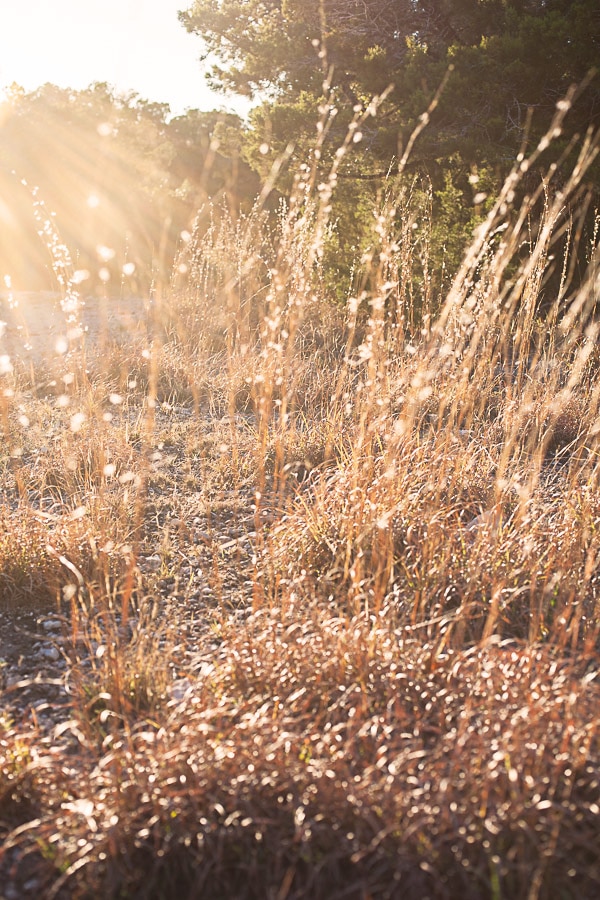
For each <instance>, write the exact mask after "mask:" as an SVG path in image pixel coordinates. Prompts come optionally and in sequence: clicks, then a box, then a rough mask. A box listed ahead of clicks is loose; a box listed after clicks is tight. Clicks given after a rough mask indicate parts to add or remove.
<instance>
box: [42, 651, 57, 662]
mask: <svg viewBox="0 0 600 900" xmlns="http://www.w3.org/2000/svg"><path fill="white" fill-rule="evenodd" d="M40 656H43V657H44V659H48V660H50V661H51V662H56V660H57V659H60V653H59V652H58V650H57V649H56V647H42V649H41V650H40Z"/></svg>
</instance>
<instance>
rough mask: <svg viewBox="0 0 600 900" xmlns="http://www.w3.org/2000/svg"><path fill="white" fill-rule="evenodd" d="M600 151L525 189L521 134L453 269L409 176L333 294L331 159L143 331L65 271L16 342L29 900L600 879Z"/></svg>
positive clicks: (12, 413) (443, 894)
mask: <svg viewBox="0 0 600 900" xmlns="http://www.w3.org/2000/svg"><path fill="white" fill-rule="evenodd" d="M349 140H351V136H350V137H349ZM536 153H537V151H536V152H535V153H534V157H535V155H536ZM594 155H595V149H594V147H593V146H592V145H591V144H590V143H589V142H588V143H584V144H583V146H582V148H581V153H580V157H579V160H578V162H577V163H576V165H575V167H574V168H573V170H572V172H571V173H570V174H569V173H567V174H565V173H564V172H563V173H562V174H561V176H560V179H559V180H558V182H557V185H555V184H554V182H555V181H556V180H557V179H556V177H555V173H550V175H549V176H548V178H547V180H546V182H544V184H542V185H541V186H540V189H539V191H538V193H537V194H534V195H533V196H530V197H525V198H524V199H521V200H519V203H518V204H517V203H516V202H515V199H514V198H515V196H518V195H519V191H520V187H521V178H522V176H523V174H524V173H525V171H526V169H527V163H526V162H521V161H519V162H518V163H517V164H516V167H515V171H514V172H513V174H512V175H511V176H510V178H509V179H508V181H507V183H506V185H505V186H504V188H503V190H502V192H501V195H500V197H499V198H498V200H497V202H496V203H495V205H494V206H493V207H492V208H491V209H490V211H489V214H488V218H487V220H486V221H485V222H484V223H483V225H482V226H481V228H480V229H479V231H478V232H477V234H476V235H475V236H474V238H473V243H472V245H471V247H470V248H468V250H467V252H466V255H465V259H464V263H463V266H462V268H461V270H460V271H459V272H458V273H457V275H456V278H455V281H454V284H453V286H452V288H451V289H450V291H449V292H448V294H447V296H446V297H444V298H441V299H440V298H436V297H435V296H434V292H433V291H432V289H431V285H430V284H429V282H428V280H427V266H426V265H424V264H423V258H422V256H421V257H419V254H422V252H423V247H424V246H426V229H427V222H421V221H419V220H416V219H414V220H413V219H411V213H410V208H409V206H408V205H407V204H406V200H405V198H404V195H403V194H402V192H401V191H400V190H398V191H396V190H395V188H394V184H393V183H392V182H390V185H389V189H388V190H387V191H386V192H385V193H384V194H383V195H382V197H381V202H380V205H379V207H378V208H377V209H376V210H374V217H373V223H374V228H373V239H372V243H371V248H370V250H369V251H368V252H367V253H366V254H365V255H364V257H363V258H361V259H357V260H356V275H355V285H354V289H353V292H352V294H351V296H349V298H348V302H347V304H346V306H345V307H344V308H340V307H339V305H338V306H334V305H332V303H331V302H330V300H329V298H328V296H327V290H326V289H325V288H324V286H323V285H324V282H323V279H322V277H321V268H320V260H321V257H322V252H323V247H324V243H325V241H326V234H327V228H328V217H329V213H330V195H331V191H332V190H333V188H334V186H335V177H334V176H335V169H334V171H333V172H332V177H330V179H329V180H328V181H327V182H326V183H324V184H321V185H317V184H315V182H314V172H313V171H312V170H311V168H310V167H307V168H306V170H302V171H301V172H300V173H299V176H298V181H297V185H296V191H295V194H294V196H293V198H292V201H291V202H290V204H289V205H288V206H287V207H285V208H282V211H281V215H280V218H279V221H278V224H277V226H276V228H274V227H273V225H272V224H271V225H270V227H269V228H267V225H266V217H265V215H264V214H263V213H262V212H261V208H260V205H259V206H257V208H256V210H255V211H254V212H253V213H252V215H250V216H248V217H247V218H246V219H242V220H240V221H238V222H231V221H230V220H229V219H228V218H227V216H226V215H225V214H222V215H221V216H220V218H216V219H215V225H214V227H213V228H212V229H211V230H209V232H208V233H207V234H205V235H194V236H193V237H192V240H191V241H190V243H189V244H188V245H187V247H186V248H185V251H184V253H183V255H182V259H181V261H180V262H179V268H178V272H179V276H181V274H182V273H183V272H184V271H186V272H187V282H186V284H185V285H179V284H178V283H177V279H174V283H173V285H172V286H170V287H169V288H168V289H163V290H160V291H157V295H156V298H155V302H154V304H153V305H152V306H151V307H149V309H148V319H147V322H145V323H142V325H143V326H145V327H142V328H141V330H138V331H137V332H136V333H135V334H128V333H126V332H124V333H123V334H122V335H121V336H120V337H119V338H118V340H117V339H115V338H114V337H110V336H109V335H106V336H105V338H104V339H102V340H99V341H95V342H93V343H92V342H90V340H89V339H88V338H86V335H85V332H82V331H81V330H80V329H79V325H78V323H79V320H80V316H81V308H80V303H79V299H78V297H79V295H78V293H77V291H76V290H75V287H74V282H73V279H72V276H71V275H68V277H65V279H64V284H65V289H64V297H63V308H64V315H65V339H64V342H62V343H60V342H59V346H58V347H57V348H56V350H57V352H54V350H55V348H52V347H51V348H49V352H48V354H47V355H46V358H45V359H44V360H36V363H35V365H33V364H31V363H27V362H26V361H25V362H24V361H23V360H19V359H18V358H17V357H16V356H10V357H9V355H8V354H4V355H3V356H0V371H1V372H2V374H0V388H1V392H0V403H1V409H0V422H1V427H2V432H3V443H2V449H1V456H0V467H1V471H2V481H1V495H0V502H1V505H0V521H1V522H2V532H1V534H0V601H1V603H2V609H3V611H4V614H5V615H7V616H10V615H11V614H14V613H15V612H16V611H21V610H23V609H29V610H32V611H34V612H37V611H39V612H40V615H42V614H43V615H49V614H50V612H49V611H51V612H52V615H53V616H55V617H57V618H58V620H59V621H60V623H61V630H60V632H59V634H57V636H56V638H55V639H54V640H55V646H56V648H57V650H58V652H59V654H60V658H61V659H62V660H64V663H65V664H64V665H63V667H62V668H60V669H59V670H57V672H54V673H53V672H52V671H50V670H47V671H46V676H45V677H46V678H47V680H48V681H49V682H50V681H52V679H54V680H57V679H58V680H61V681H62V683H63V686H64V689H65V692H64V699H63V700H62V701H61V702H60V703H58V702H56V703H55V704H54V705H51V707H50V711H49V713H48V712H47V714H46V717H45V718H44V721H43V722H40V719H39V716H37V715H36V711H35V709H31V708H20V709H19V712H18V714H15V712H14V710H15V709H16V708H19V707H18V702H19V701H18V698H19V691H20V690H21V688H22V685H21V686H20V684H19V683H17V684H11V683H9V684H8V685H7V687H6V688H5V691H4V694H3V706H2V707H0V710H1V709H2V708H3V709H4V714H3V716H2V718H0V837H1V839H2V850H1V851H0V875H1V877H0V882H1V883H2V884H3V885H5V886H6V887H5V888H4V890H5V894H4V896H5V897H7V898H8V897H15V898H18V897H26V896H31V895H33V894H35V895H37V896H38V897H44V898H61V897H90V898H91V897H115V898H116V897H123V898H125V897H136V898H137V897H140V898H141V897H148V898H150V897H156V898H161V897H173V896H180V897H190V898H191V897H203V898H204V897H206V898H223V897H235V898H273V900H292V898H312V900H317V898H327V900H333V898H338V897H339V898H342V897H344V898H356V900H358V898H361V900H367V898H383V897H391V898H400V897H402V898H426V897H429V898H456V897H461V898H488V897H489V898H494V900H500V898H507V900H508V898H511V900H514V898H528V900H537V898H554V897H564V898H570V897H572V898H593V897H597V896H598V892H599V891H600V850H599V847H598V832H599V825H600V741H599V734H598V725H599V723H600V707H599V703H598V701H599V691H600V687H599V684H598V678H597V674H598V671H599V655H598V654H599V648H600V645H599V638H600V615H599V610H598V604H599V602H600V556H599V554H600V483H599V476H600V466H599V456H598V452H599V447H600V443H599V441H600V439H599V437H598V435H599V434H600V409H599V402H600V385H599V382H598V378H597V372H598V362H599V360H598V351H597V334H598V323H597V320H596V317H595V314H596V304H597V299H598V285H599V283H600V282H599V278H600V274H599V273H600V270H599V269H598V255H597V247H595V246H594V245H593V243H592V244H591V245H590V246H589V248H584V247H581V246H579V247H577V252H578V254H579V258H581V256H582V254H583V255H585V254H586V253H587V256H588V262H589V268H588V271H587V274H586V275H585V276H584V277H581V278H579V279H578V281H577V284H575V281H574V280H573V278H572V277H571V276H572V272H571V268H570V265H571V262H570V260H571V257H570V256H569V248H570V247H573V246H574V244H575V242H576V239H577V233H576V232H577V221H576V220H575V222H574V224H573V227H572V231H570V230H569V221H568V218H565V212H564V211H565V208H566V205H567V203H568V202H571V204H572V207H571V208H577V205H578V203H579V202H580V198H581V197H582V196H583V194H581V195H580V194H579V193H578V192H580V191H581V190H582V188H581V186H582V184H583V180H584V178H585V171H586V168H587V167H588V165H589V164H590V162H591V161H592V160H593V158H594ZM559 188H560V190H559ZM403 204H404V205H403ZM399 208H401V209H402V210H403V217H402V222H403V225H404V226H407V225H410V227H402V229H401V233H400V234H398V233H397V227H396V225H395V223H397V221H398V215H397V212H398V209H399ZM413 224H414V226H415V227H414V228H413V227H412V225H413ZM424 235H425V236H424ZM565 235H566V236H567V240H565ZM594 240H595V239H594ZM565 245H566V246H567V251H566V256H565V257H564V259H563V258H562V257H561V256H560V253H559V250H558V248H559V247H561V246H565ZM59 257H60V258H59ZM417 262H418V266H417ZM56 265H57V270H59V271H63V269H64V271H66V266H67V263H65V262H64V256H60V255H59V256H57V262H56ZM413 266H414V271H413ZM417 270H418V272H419V273H420V274H419V276H418V277H417V275H416V274H414V273H415V272H417ZM551 270H553V271H554V272H555V273H558V275H559V276H560V273H561V272H562V278H561V277H558V278H554V280H553V282H552V283H556V284H557V285H558V288H557V289H556V291H555V292H554V293H553V294H552V295H550V294H549V289H548V284H549V283H550V282H549V281H548V273H549V272H550V271H551ZM67 274H68V273H67ZM179 276H178V277H179ZM76 280H77V279H76ZM24 358H25V360H26V356H25V357H24ZM38 688H39V690H40V691H41V692H42V695H43V690H44V679H42V683H41V684H40V685H39V686H38Z"/></svg>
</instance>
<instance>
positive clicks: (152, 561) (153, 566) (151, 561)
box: [144, 555, 161, 572]
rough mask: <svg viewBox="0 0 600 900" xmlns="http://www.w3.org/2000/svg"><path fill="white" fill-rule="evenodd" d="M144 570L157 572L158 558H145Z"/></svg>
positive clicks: (159, 560)
mask: <svg viewBox="0 0 600 900" xmlns="http://www.w3.org/2000/svg"><path fill="white" fill-rule="evenodd" d="M144 563H145V565H144V568H145V569H148V571H149V572H158V570H159V569H160V566H161V559H160V556H157V555H154V556H147V557H146V559H145V560H144Z"/></svg>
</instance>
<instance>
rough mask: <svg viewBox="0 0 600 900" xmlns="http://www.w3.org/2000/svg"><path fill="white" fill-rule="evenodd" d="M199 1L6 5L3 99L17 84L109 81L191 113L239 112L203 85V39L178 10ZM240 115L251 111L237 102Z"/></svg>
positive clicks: (23, 1) (9, 1) (0, 71)
mask: <svg viewBox="0 0 600 900" xmlns="http://www.w3.org/2000/svg"><path fill="white" fill-rule="evenodd" d="M191 5H192V0H0V99H1V97H2V89H3V88H6V87H7V86H8V85H10V84H12V83H13V82H16V83H17V84H20V85H21V86H22V87H24V88H25V89H26V90H28V91H29V90H34V89H35V88H37V87H39V86H40V85H41V84H44V83H45V82H52V83H53V84H56V85H59V86H60V87H71V88H74V89H80V88H85V87H87V86H88V85H89V84H91V83H92V82H94V81H107V82H108V83H109V84H111V85H113V86H114V87H115V88H116V89H117V90H118V91H123V92H125V91H128V90H133V91H136V92H137V93H138V94H140V96H141V97H143V98H144V99H146V100H153V101H159V102H166V103H169V104H170V106H171V110H172V112H173V113H175V114H177V113H181V112H183V111H184V110H185V109H186V108H188V107H189V108H198V109H214V108H221V107H227V108H231V107H233V105H234V104H233V103H232V101H231V100H228V99H226V98H225V97H222V96H221V95H214V94H211V92H210V91H209V89H208V87H207V86H206V83H205V81H204V74H203V70H202V64H201V63H200V62H199V57H200V55H201V53H202V41H201V39H200V38H199V37H198V36H197V35H190V34H188V33H187V32H186V31H185V29H184V28H183V26H182V25H180V23H179V21H178V19H177V11H178V10H180V9H188V8H190V7H191ZM236 108H237V109H238V111H241V109H243V108H244V107H243V106H242V105H238V104H236Z"/></svg>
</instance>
